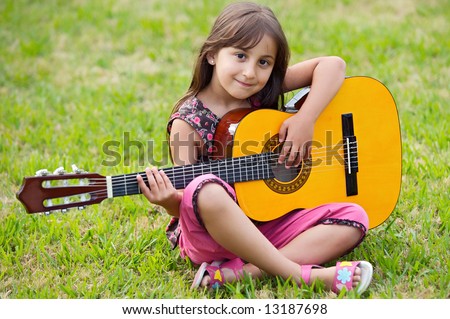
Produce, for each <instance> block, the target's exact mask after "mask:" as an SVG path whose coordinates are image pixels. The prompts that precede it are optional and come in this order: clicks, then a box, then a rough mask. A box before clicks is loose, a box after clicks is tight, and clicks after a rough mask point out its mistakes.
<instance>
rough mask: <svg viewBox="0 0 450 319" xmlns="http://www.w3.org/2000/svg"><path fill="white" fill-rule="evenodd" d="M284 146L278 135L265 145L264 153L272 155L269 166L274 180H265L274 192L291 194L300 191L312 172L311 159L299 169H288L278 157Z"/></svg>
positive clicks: (304, 162) (302, 163)
mask: <svg viewBox="0 0 450 319" xmlns="http://www.w3.org/2000/svg"><path fill="white" fill-rule="evenodd" d="M282 147H283V144H282V143H281V144H280V142H279V140H278V134H277V135H274V136H272V137H271V138H270V139H269V140H268V141H267V142H266V143H265V144H264V148H263V152H268V153H269V154H270V157H269V158H270V160H269V163H270V164H269V166H270V170H271V172H272V176H273V178H268V179H264V183H265V184H266V185H267V187H269V188H270V189H271V190H272V191H274V192H276V193H280V194H291V193H294V192H295V191H297V190H299V189H300V188H301V187H302V186H303V185H304V184H305V183H306V180H307V179H308V177H309V174H310V172H311V158H309V159H308V160H306V161H302V162H301V163H300V165H299V166H297V167H290V168H286V164H285V163H282V164H278V157H279V154H280V150H281V148H282Z"/></svg>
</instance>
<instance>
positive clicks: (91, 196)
mask: <svg viewBox="0 0 450 319" xmlns="http://www.w3.org/2000/svg"><path fill="white" fill-rule="evenodd" d="M72 169H73V173H66V171H65V170H64V168H62V167H60V168H58V169H56V170H55V171H54V172H53V173H50V172H49V171H47V170H46V169H41V170H39V171H37V172H36V176H32V177H25V178H24V179H23V182H22V186H21V187H20V189H19V191H18V192H17V193H16V197H17V199H18V200H20V201H21V202H22V204H23V205H24V206H25V209H26V210H27V212H28V213H29V214H34V213H45V214H50V213H51V212H54V211H62V212H66V211H67V209H69V208H72V207H77V208H78V209H83V208H84V207H86V206H87V205H92V204H98V203H100V202H101V201H103V200H104V199H105V198H107V197H108V196H107V187H106V178H105V177H104V176H102V175H99V174H96V173H87V172H84V171H83V170H81V169H78V168H77V167H76V166H75V165H72Z"/></svg>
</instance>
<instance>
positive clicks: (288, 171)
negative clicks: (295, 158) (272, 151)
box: [271, 163, 302, 183]
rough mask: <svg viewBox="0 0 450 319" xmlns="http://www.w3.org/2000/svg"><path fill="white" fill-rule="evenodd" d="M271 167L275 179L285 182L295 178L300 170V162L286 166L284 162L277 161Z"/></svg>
mask: <svg viewBox="0 0 450 319" xmlns="http://www.w3.org/2000/svg"><path fill="white" fill-rule="evenodd" d="M271 169H272V173H273V175H274V176H275V179H277V180H279V181H280V182H283V183H287V182H290V181H293V180H294V179H296V178H297V176H298V174H299V173H300V171H301V170H302V168H301V164H300V166H298V167H290V168H286V166H285V165H284V164H278V163H277V164H275V165H274V166H272V167H271Z"/></svg>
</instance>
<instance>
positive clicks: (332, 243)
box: [198, 183, 360, 287]
mask: <svg viewBox="0 0 450 319" xmlns="http://www.w3.org/2000/svg"><path fill="white" fill-rule="evenodd" d="M211 198H214V199H215V200H214V201H211ZM198 204H199V213H200V216H201V218H202V221H203V223H204V225H205V227H206V229H207V230H208V233H209V234H210V235H211V237H213V238H214V240H215V241H216V242H217V243H219V244H220V245H221V246H223V247H224V248H225V249H227V250H229V251H231V252H233V253H234V254H236V255H237V256H240V257H241V258H242V259H244V260H246V261H247V262H248V264H246V265H245V266H244V271H245V272H246V273H250V274H251V275H252V276H254V277H259V276H261V275H262V273H263V272H266V273H268V274H272V275H279V276H281V277H282V278H284V279H287V278H290V277H291V278H293V279H294V280H296V281H297V282H300V278H301V268H300V267H299V264H322V263H324V262H327V261H330V260H332V259H334V258H337V257H339V256H341V255H342V254H343V253H345V252H346V251H347V250H349V249H350V248H352V247H353V246H354V245H355V244H356V243H357V241H358V240H359V238H360V232H359V230H357V229H354V228H353V227H345V226H337V225H319V226H316V227H314V228H312V229H310V230H308V231H306V232H304V233H302V234H301V235H299V236H298V237H297V238H295V239H294V240H293V241H291V242H290V243H289V244H288V245H286V246H285V247H283V248H282V249H280V250H278V249H276V248H275V247H274V246H273V245H272V243H270V242H269V240H267V238H266V237H264V235H263V234H262V233H261V232H260V231H259V230H258V229H257V228H256V227H255V226H254V225H253V223H252V222H251V221H250V220H249V219H248V218H247V216H246V215H245V214H244V213H243V212H242V210H241V209H240V207H239V206H238V205H237V204H236V203H235V202H234V201H233V200H232V199H231V198H230V197H229V195H228V194H227V193H226V192H225V191H224V189H223V188H222V186H220V185H217V184H213V183H211V184H207V185H205V186H204V187H203V188H202V190H201V191H200V193H199V197H198ZM330 234H332V236H331V235H330ZM255 265H258V267H257V266H255ZM223 272H224V276H225V278H226V279H229V280H230V281H231V280H233V279H234V273H233V272H232V271H231V270H229V271H228V270H227V269H224V270H223ZM359 275H360V270H359V269H358V268H357V269H356V271H355V276H354V278H353V280H354V285H357V283H358V282H359V280H360V278H359ZM333 276H334V267H331V268H325V269H313V271H312V272H311V280H314V279H315V278H319V279H321V280H323V281H324V283H325V284H326V285H327V286H328V287H331V282H332V280H333ZM208 281H209V278H205V279H204V281H203V283H202V284H203V285H206V284H207V283H208Z"/></svg>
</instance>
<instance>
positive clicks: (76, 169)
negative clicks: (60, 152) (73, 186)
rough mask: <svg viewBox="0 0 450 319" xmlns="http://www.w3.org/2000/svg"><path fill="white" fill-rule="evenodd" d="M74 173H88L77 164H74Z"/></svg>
mask: <svg viewBox="0 0 450 319" xmlns="http://www.w3.org/2000/svg"><path fill="white" fill-rule="evenodd" d="M72 171H73V172H74V173H75V174H81V173H85V172H86V171H85V170H84V169H81V168H78V167H77V166H76V165H75V164H72Z"/></svg>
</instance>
